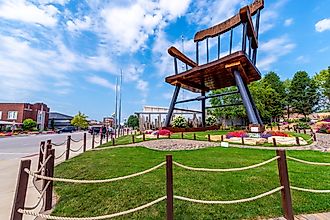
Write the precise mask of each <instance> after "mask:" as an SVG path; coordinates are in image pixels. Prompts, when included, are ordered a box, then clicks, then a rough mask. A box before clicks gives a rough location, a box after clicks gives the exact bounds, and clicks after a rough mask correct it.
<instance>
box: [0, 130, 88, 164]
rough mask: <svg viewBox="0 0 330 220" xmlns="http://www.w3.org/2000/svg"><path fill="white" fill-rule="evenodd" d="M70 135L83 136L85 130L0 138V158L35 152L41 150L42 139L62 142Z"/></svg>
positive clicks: (12, 157) (79, 137) (7, 158)
mask: <svg viewBox="0 0 330 220" xmlns="http://www.w3.org/2000/svg"><path fill="white" fill-rule="evenodd" d="M68 135H71V137H72V138H73V139H75V140H78V139H81V138H83V132H76V133H71V134H69V133H63V134H44V135H32V136H24V137H6V138H0V160H9V159H16V158H22V157H26V156H29V155H31V154H35V153H37V152H39V144H40V142H41V141H46V140H48V139H51V140H52V142H53V143H61V142H64V141H65V140H66V138H67V136H68ZM88 136H89V134H88ZM88 136H87V137H88Z"/></svg>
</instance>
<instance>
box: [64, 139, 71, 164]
mask: <svg viewBox="0 0 330 220" xmlns="http://www.w3.org/2000/svg"><path fill="white" fill-rule="evenodd" d="M70 147H71V135H68V138H67V142H66V153H65V160H69V157H70Z"/></svg>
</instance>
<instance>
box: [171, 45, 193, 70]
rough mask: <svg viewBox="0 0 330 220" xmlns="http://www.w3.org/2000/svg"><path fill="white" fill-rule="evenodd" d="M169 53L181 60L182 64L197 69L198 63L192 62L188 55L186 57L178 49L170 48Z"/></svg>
mask: <svg viewBox="0 0 330 220" xmlns="http://www.w3.org/2000/svg"><path fill="white" fill-rule="evenodd" d="M167 52H168V53H169V54H170V55H171V56H172V57H175V58H178V59H179V60H181V61H182V62H184V63H185V64H187V65H189V66H191V67H196V66H198V65H197V63H195V62H194V61H192V60H191V59H190V58H189V57H187V56H186V55H184V54H183V53H181V51H179V50H178V49H176V48H175V47H173V46H172V47H170V48H168V50H167Z"/></svg>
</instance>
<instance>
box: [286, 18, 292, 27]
mask: <svg viewBox="0 0 330 220" xmlns="http://www.w3.org/2000/svg"><path fill="white" fill-rule="evenodd" d="M292 24H293V18H288V19H286V20H285V21H284V26H286V27H289V26H291V25H292Z"/></svg>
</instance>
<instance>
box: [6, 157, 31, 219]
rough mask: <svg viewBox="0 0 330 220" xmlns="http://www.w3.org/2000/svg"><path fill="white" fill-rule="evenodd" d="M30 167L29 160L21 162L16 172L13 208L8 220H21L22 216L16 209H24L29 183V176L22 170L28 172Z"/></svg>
mask: <svg viewBox="0 0 330 220" xmlns="http://www.w3.org/2000/svg"><path fill="white" fill-rule="evenodd" d="M30 167H31V160H21V163H20V166H19V171H18V178H17V184H16V190H15V196H14V202H13V207H12V210H11V216H10V220H22V219H23V214H21V213H18V212H17V210H18V209H24V204H25V198H26V191H27V187H28V182H29V174H27V173H26V172H25V171H24V169H25V168H27V169H29V170H30Z"/></svg>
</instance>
